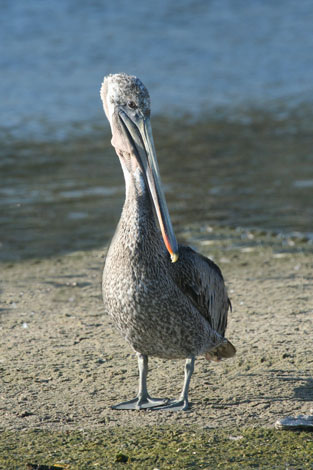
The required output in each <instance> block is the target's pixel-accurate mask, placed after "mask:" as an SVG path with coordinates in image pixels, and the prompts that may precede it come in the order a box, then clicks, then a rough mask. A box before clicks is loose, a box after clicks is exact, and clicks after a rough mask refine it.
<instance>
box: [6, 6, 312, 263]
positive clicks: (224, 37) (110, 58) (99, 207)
mask: <svg viewBox="0 0 313 470" xmlns="http://www.w3.org/2000/svg"><path fill="white" fill-rule="evenodd" d="M0 9H1V15H0V48H1V51H0V52H1V54H0V63H1V71H2V73H1V83H0V94H1V96H0V99H1V108H0V135H1V142H2V145H1V150H0V178H1V186H0V223H1V233H0V242H1V251H0V256H1V257H2V258H3V259H13V260H14V259H20V258H23V257H30V256H47V255H52V254H55V253H60V252H63V251H68V250H72V249H80V248H88V247H92V246H95V245H101V244H105V243H107V241H108V240H109V238H110V237H111V235H112V233H113V231H114V227H115V225H116V222H117V220H118V216H119V213H120V210H121V205H122V201H123V197H124V182H123V179H122V173H121V169H120V166H119V163H118V160H117V157H116V156H115V154H114V151H113V149H112V147H111V146H110V136H109V134H108V126H107V123H106V119H105V117H104V115H103V112H102V109H101V104H100V100H99V87H100V83H101V81H102V78H103V75H104V74H107V73H111V72H118V71H125V72H128V73H133V74H136V75H138V76H140V77H141V78H142V79H143V81H144V82H145V84H146V85H147V87H148V88H149V90H150V93H151V98H152V112H153V116H154V117H153V119H152V126H153V129H154V134H155V143H156V148H157V153H158V157H159V163H160V168H161V173H162V177H163V183H164V185H165V189H166V193H167V199H168V203H169V207H170V212H171V214H172V218H173V222H174V225H175V227H176V229H177V230H178V231H179V230H182V229H183V228H184V227H186V226H187V225H190V224H193V223H197V224H201V223H205V224H208V223H209V224H212V225H218V226H221V225H224V226H230V227H237V226H243V227H247V228H249V229H250V228H257V229H261V230H270V231H274V232H278V233H281V234H285V235H286V236H289V235H290V234H294V233H295V232H299V233H300V236H301V237H304V238H308V239H312V232H313V228H312V220H313V209H312V200H313V138H312V135H313V124H312V123H313V119H312V118H313V112H312V110H313V105H312V96H313V94H312V91H313V81H312V77H313V60H312V50H313V35H312V32H311V31H312V24H313V3H312V2H311V1H308V0H304V1H303V2H294V1H291V0H286V1H277V2H269V1H265V0H264V1H255V2H248V3H247V2H244V1H242V2H241V1H238V2H233V1H231V0H220V1H210V2H206V1H204V0H203V1H192V0H183V1H181V2H179V3H174V2H168V1H160V2H152V1H146V2H126V1H122V0H117V1H116V2H104V1H100V0H94V1H92V2H82V1H80V0H77V1H74V0H64V1H62V2H61V1H58V0H56V1H55V2H39V1H38V0H29V1H28V2H24V1H22V0H16V1H14V2H10V1H3V2H2V3H1V6H0ZM288 234H289V235H288Z"/></svg>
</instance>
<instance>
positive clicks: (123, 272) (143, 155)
mask: <svg viewBox="0 0 313 470" xmlns="http://www.w3.org/2000/svg"><path fill="white" fill-rule="evenodd" d="M101 98H102V102H103V107H104V111H105V114H106V116H107V118H108V120H109V122H110V125H111V131H112V141H111V143H112V145H113V147H115V151H116V153H117V155H118V157H119V159H120V163H121V166H122V169H123V172H124V177H125V184H126V198H125V203H124V207H123V210H122V214H121V218H120V221H119V223H118V226H117V229H116V232H115V235H114V237H113V240H112V242H111V245H110V248H109V251H108V254H107V258H106V262H105V267H104V272H103V299H104V303H105V306H106V309H107V311H108V313H109V314H110V315H111V317H112V318H113V321H114V323H115V325H116V326H117V328H118V329H119V331H120V332H121V334H122V336H124V338H125V339H126V341H128V342H129V343H130V345H131V346H132V348H133V349H134V350H135V351H136V352H137V356H138V367H139V392H138V395H137V397H136V398H135V399H133V400H130V401H126V402H123V403H120V404H118V405H115V406H113V408H114V409H118V410H120V409H127V410H130V409H142V408H154V409H171V410H186V409H187V408H188V389H189V383H190V379H191V375H192V373H193V369H194V360H195V356H197V355H201V354H203V355H205V357H206V358H207V359H208V360H216V361H217V360H220V359H221V358H228V357H232V356H233V355H234V354H235V352H236V350H235V348H234V346H233V345H232V344H231V343H230V342H229V341H228V340H227V339H226V338H225V337H224V333H225V329H226V324H227V312H228V308H229V307H230V301H229V299H228V296H227V292H226V288H225V285H224V280H223V276H222V273H221V271H220V269H219V267H218V266H217V265H216V264H214V263H213V261H211V260H209V259H207V258H205V257H204V256H202V255H200V254H198V253H196V252H195V251H194V250H192V249H191V248H189V247H186V246H182V245H178V244H177V241H176V238H175V235H174V231H173V228H172V224H171V220H170V216H169V213H168V209H167V205H166V201H165V197H164V193H163V190H162V186H161V181H160V174H159V168H158V163H157V158H156V153H155V148H154V143H153V137H152V130H151V125H150V119H149V118H150V98H149V93H148V90H147V89H146V87H145V86H144V85H143V84H142V82H141V81H140V80H139V79H138V78H136V77H134V76H129V75H125V74H116V75H109V76H107V77H105V78H104V81H103V83H102V87H101ZM148 356H157V357H160V358H166V359H179V358H184V359H186V365H185V380H184V385H183V389H182V393H181V396H180V398H179V399H178V400H168V399H159V398H151V397H150V395H149V394H148V391H147V383H146V378H147V372H148Z"/></svg>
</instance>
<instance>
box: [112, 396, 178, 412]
mask: <svg viewBox="0 0 313 470" xmlns="http://www.w3.org/2000/svg"><path fill="white" fill-rule="evenodd" d="M168 402H169V400H168V399H167V398H164V399H162V398H151V397H149V396H148V397H145V398H138V397H137V398H134V399H133V400H129V401H124V402H122V403H118V404H117V405H113V406H112V410H146V409H149V408H156V407H157V408H159V409H162V407H163V406H165V405H167V404H168Z"/></svg>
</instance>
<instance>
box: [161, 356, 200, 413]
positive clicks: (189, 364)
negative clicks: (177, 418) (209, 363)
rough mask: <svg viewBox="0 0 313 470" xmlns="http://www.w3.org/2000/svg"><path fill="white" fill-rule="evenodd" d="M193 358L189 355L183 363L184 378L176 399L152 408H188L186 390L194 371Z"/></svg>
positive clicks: (183, 409)
mask: <svg viewBox="0 0 313 470" xmlns="http://www.w3.org/2000/svg"><path fill="white" fill-rule="evenodd" d="M194 365H195V358H194V356H193V357H189V358H188V359H186V363H185V379H184V385H183V389H182V392H181V394H180V397H179V399H178V400H171V401H170V402H169V403H168V404H166V405H165V406H162V407H159V408H154V410H169V411H186V410H188V408H189V402H188V391H189V384H190V380H191V376H192V373H193V371H194Z"/></svg>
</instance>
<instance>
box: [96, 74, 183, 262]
mask: <svg viewBox="0 0 313 470" xmlns="http://www.w3.org/2000/svg"><path fill="white" fill-rule="evenodd" d="M100 95H101V99H102V103H103V108H104V112H105V114H106V116H107V118H108V120H109V123H110V126H111V131H112V141H111V143H112V145H113V147H115V150H116V153H117V154H118V156H119V157H120V159H121V163H122V166H123V169H124V168H125V169H126V171H128V172H133V171H134V168H138V167H139V170H140V172H141V174H142V176H143V181H144V184H145V187H146V188H147V190H148V191H149V194H150V197H151V200H152V202H153V205H154V208H155V213H156V216H157V219H158V222H159V226H160V229H161V233H162V236H163V240H164V243H165V246H166V248H167V250H168V252H169V254H170V256H171V260H172V262H175V261H177V259H178V245H177V241H176V238H175V234H174V231H173V227H172V223H171V219H170V216H169V213H168V208H167V204H166V200H165V196H164V192H163V189H162V186H161V180H160V173H159V167H158V162H157V157H156V152H155V147H154V142H153V136H152V129H151V124H150V97H149V93H148V90H147V88H146V87H145V86H144V85H143V83H142V82H141V81H140V80H139V78H137V77H134V76H131V75H126V74H114V75H108V76H107V77H105V78H104V80H103V83H102V86H101V91H100ZM134 161H135V165H134V164H133V163H132V162H134Z"/></svg>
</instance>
